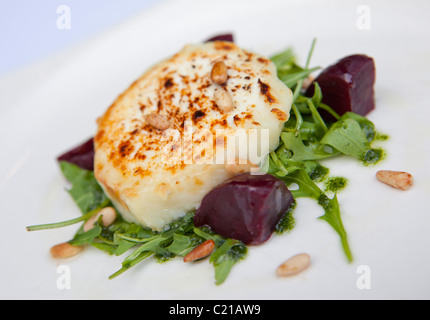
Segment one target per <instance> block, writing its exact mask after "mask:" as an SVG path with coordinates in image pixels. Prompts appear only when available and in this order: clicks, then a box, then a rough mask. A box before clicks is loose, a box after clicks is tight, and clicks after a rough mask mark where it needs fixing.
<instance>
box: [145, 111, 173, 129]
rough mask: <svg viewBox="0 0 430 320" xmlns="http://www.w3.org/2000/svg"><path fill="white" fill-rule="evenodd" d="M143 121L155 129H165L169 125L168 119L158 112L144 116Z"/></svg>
mask: <svg viewBox="0 0 430 320" xmlns="http://www.w3.org/2000/svg"><path fill="white" fill-rule="evenodd" d="M145 121H146V122H147V123H149V124H150V125H151V126H153V127H154V128H155V129H159V130H166V129H168V128H169V127H170V121H169V120H167V119H166V118H165V117H163V116H162V115H160V114H158V113H151V114H148V115H146V116H145Z"/></svg>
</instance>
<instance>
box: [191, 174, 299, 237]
mask: <svg viewBox="0 0 430 320" xmlns="http://www.w3.org/2000/svg"><path fill="white" fill-rule="evenodd" d="M293 200H294V199H293V196H292V194H291V192H290V191H289V190H288V188H287V186H286V185H285V183H284V182H283V181H282V180H280V179H278V178H275V177H274V176H272V175H269V174H265V175H251V174H249V173H244V174H241V175H238V176H236V177H234V178H232V179H230V180H228V181H226V182H224V183H222V184H221V185H219V186H217V187H216V188H215V189H213V190H212V191H211V192H209V193H208V194H207V195H206V196H205V197H204V198H203V201H202V203H201V205H200V208H199V209H198V210H197V212H196V214H195V217H194V224H195V226H197V227H200V226H204V225H207V226H209V227H210V228H211V229H212V230H213V231H214V232H216V233H217V234H219V235H222V236H225V237H227V238H232V239H237V240H241V241H242V242H243V243H245V244H252V245H257V244H261V243H263V242H265V241H266V240H268V239H269V238H270V236H271V235H272V233H273V231H274V229H275V227H276V225H277V224H278V222H279V220H280V219H281V218H282V217H283V215H284V214H285V213H286V211H287V210H288V209H289V207H290V205H291V203H292V202H293Z"/></svg>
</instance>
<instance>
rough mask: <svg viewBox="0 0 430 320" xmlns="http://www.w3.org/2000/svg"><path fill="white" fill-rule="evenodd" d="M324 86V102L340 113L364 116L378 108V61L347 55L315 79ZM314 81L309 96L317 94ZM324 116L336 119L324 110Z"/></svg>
mask: <svg viewBox="0 0 430 320" xmlns="http://www.w3.org/2000/svg"><path fill="white" fill-rule="evenodd" d="M314 82H317V83H318V85H319V86H320V87H321V91H322V95H323V99H322V102H323V103H325V104H326V105H328V106H330V107H331V108H332V109H333V110H334V111H336V112H337V113H338V114H339V115H343V114H344V113H345V112H347V111H352V112H354V113H357V114H359V115H362V116H365V115H367V114H368V113H369V112H370V111H372V110H373V109H374V108H375V102H374V88H373V87H374V83H375V63H374V61H373V59H372V58H371V57H368V56H366V55H362V54H355V55H351V56H347V57H345V58H343V59H341V60H339V61H338V62H336V63H335V64H333V65H331V66H329V67H327V68H326V69H324V70H323V71H322V72H321V73H320V74H319V75H318V77H317V78H316V79H315V80H314ZM314 90H315V89H314V85H313V84H312V85H311V86H310V87H309V88H308V90H307V91H306V96H308V97H311V96H312V95H313V94H314ZM322 115H323V117H324V119H326V120H333V119H332V118H331V117H329V116H328V114H327V113H325V112H322Z"/></svg>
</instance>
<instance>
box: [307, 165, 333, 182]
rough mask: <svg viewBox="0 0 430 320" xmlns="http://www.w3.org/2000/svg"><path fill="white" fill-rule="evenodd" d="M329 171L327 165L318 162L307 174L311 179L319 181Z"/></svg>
mask: <svg viewBox="0 0 430 320" xmlns="http://www.w3.org/2000/svg"><path fill="white" fill-rule="evenodd" d="M329 171H330V170H329V169H328V168H327V167H324V166H322V165H320V164H319V163H318V164H317V165H316V166H315V167H314V168H312V169H311V171H310V172H309V173H308V174H309V178H311V180H312V181H315V182H321V181H323V180H324V179H325V178H326V177H327V175H328V174H329Z"/></svg>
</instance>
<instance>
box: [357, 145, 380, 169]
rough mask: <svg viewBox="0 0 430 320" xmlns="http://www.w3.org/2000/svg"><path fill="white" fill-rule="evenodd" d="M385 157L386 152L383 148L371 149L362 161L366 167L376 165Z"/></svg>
mask: <svg viewBox="0 0 430 320" xmlns="http://www.w3.org/2000/svg"><path fill="white" fill-rule="evenodd" d="M384 157H385V151H384V150H383V149H381V148H377V149H369V150H367V151H366V152H365V154H364V155H363V157H362V159H361V161H362V162H363V164H364V165H365V166H367V165H372V164H376V163H378V162H379V161H381V160H382V159H384Z"/></svg>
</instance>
